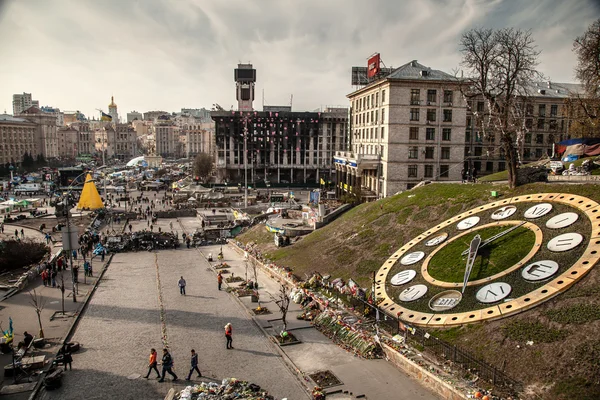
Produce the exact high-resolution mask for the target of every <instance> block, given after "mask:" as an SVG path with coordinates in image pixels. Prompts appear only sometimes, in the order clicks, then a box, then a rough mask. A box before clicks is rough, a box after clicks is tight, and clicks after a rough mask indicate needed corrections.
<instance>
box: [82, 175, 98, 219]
mask: <svg viewBox="0 0 600 400" xmlns="http://www.w3.org/2000/svg"><path fill="white" fill-rule="evenodd" d="M77 208H78V209H80V210H82V209H84V210H97V209H99V208H104V204H102V199H101V198H100V195H99V194H98V190H97V189H96V185H95V184H94V180H93V179H92V176H91V175H90V174H87V176H86V177H85V185H83V190H82V191H81V197H79V203H77Z"/></svg>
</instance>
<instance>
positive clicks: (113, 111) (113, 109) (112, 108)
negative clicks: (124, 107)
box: [108, 96, 119, 124]
mask: <svg viewBox="0 0 600 400" xmlns="http://www.w3.org/2000/svg"><path fill="white" fill-rule="evenodd" d="M108 115H110V116H111V117H112V122H113V123H115V124H118V123H119V112H118V111H117V105H116V104H115V96H110V104H109V105H108Z"/></svg>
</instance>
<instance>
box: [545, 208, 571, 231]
mask: <svg viewBox="0 0 600 400" xmlns="http://www.w3.org/2000/svg"><path fill="white" fill-rule="evenodd" d="M578 219H579V214H577V213H574V212H566V213H562V214H558V215H557V216H555V217H552V218H550V219H549V220H548V221H547V222H546V226H547V227H548V228H550V229H560V228H566V227H567V226H569V225H572V224H574V223H575V222H576V221H577V220H578Z"/></svg>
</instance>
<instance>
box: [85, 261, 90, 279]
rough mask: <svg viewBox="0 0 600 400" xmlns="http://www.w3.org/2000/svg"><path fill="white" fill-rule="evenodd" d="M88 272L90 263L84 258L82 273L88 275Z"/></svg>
mask: <svg viewBox="0 0 600 400" xmlns="http://www.w3.org/2000/svg"><path fill="white" fill-rule="evenodd" d="M89 273H90V263H89V262H88V261H87V260H86V261H84V262H83V275H84V276H89Z"/></svg>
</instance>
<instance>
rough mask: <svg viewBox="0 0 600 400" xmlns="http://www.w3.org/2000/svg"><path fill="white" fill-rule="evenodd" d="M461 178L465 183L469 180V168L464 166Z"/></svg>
mask: <svg viewBox="0 0 600 400" xmlns="http://www.w3.org/2000/svg"><path fill="white" fill-rule="evenodd" d="M460 179H461V180H462V182H461V183H465V182H466V181H467V170H466V169H464V168H463V169H462V170H461V171H460Z"/></svg>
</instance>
